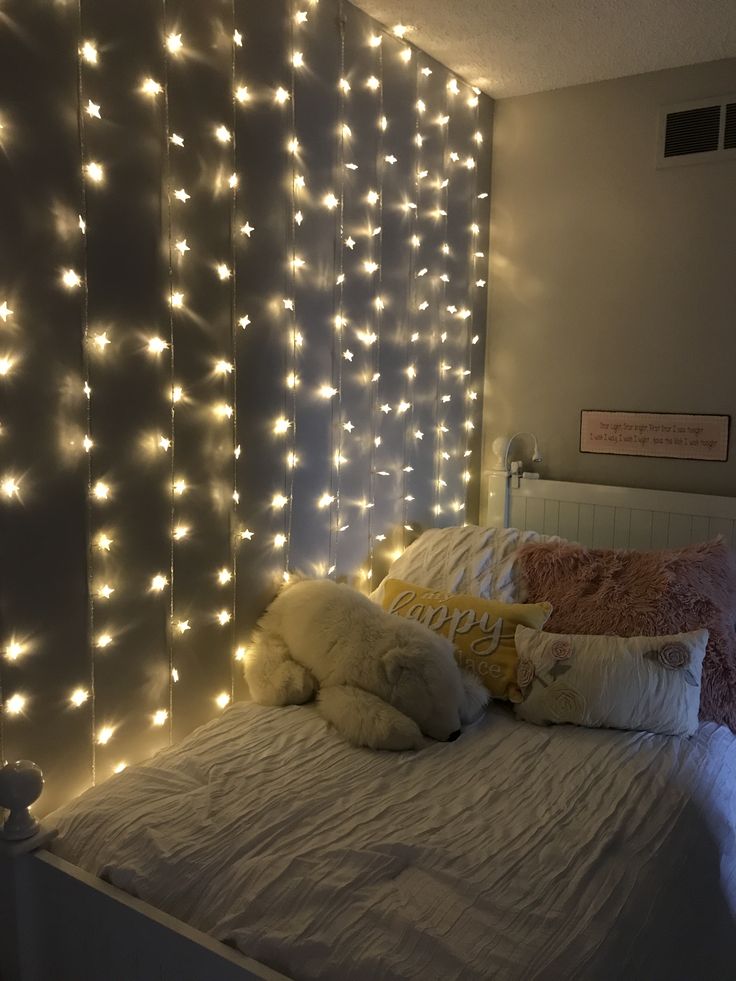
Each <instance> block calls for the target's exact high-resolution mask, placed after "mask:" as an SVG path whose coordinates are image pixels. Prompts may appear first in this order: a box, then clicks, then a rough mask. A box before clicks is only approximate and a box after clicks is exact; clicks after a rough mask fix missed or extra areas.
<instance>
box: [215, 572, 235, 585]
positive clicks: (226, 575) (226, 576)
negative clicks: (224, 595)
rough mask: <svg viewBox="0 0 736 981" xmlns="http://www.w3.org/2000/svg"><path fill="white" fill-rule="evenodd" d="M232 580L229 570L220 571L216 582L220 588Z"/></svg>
mask: <svg viewBox="0 0 736 981" xmlns="http://www.w3.org/2000/svg"><path fill="white" fill-rule="evenodd" d="M232 578H233V574H232V572H231V571H230V570H229V569H220V570H219V572H218V573H217V581H218V582H219V584H220V585H221V586H224V585H226V584H227V583H229V582H230V580H231V579H232Z"/></svg>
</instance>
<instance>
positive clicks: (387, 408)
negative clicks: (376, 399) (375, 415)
mask: <svg viewBox="0 0 736 981" xmlns="http://www.w3.org/2000/svg"><path fill="white" fill-rule="evenodd" d="M390 411H391V406H390V405H389V404H388V402H384V403H383V405H382V406H381V412H385V413H386V415H388V413H389V412H390Z"/></svg>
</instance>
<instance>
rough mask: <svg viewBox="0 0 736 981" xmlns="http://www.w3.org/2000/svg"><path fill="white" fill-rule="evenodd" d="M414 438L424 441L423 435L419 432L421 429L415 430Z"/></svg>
mask: <svg viewBox="0 0 736 981" xmlns="http://www.w3.org/2000/svg"><path fill="white" fill-rule="evenodd" d="M414 436H415V438H416V439H424V433H423V432H422V431H421V429H417V430H416V431H415V432H414Z"/></svg>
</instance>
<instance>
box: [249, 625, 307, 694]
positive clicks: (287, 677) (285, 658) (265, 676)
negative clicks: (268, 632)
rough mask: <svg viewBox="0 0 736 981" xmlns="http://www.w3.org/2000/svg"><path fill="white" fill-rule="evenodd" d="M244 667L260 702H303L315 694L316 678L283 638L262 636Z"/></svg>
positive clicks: (251, 689) (252, 692)
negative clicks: (287, 646) (269, 638)
mask: <svg viewBox="0 0 736 981" xmlns="http://www.w3.org/2000/svg"><path fill="white" fill-rule="evenodd" d="M244 671H245V680H246V681H247V682H248V688H249V690H250V696H251V698H252V699H253V701H254V702H258V704H259V705H301V704H302V703H304V702H308V701H309V700H310V698H313V697H314V689H315V685H314V678H312V676H311V674H310V673H309V672H308V671H307V670H306V669H305V668H303V667H302V666H301V664H297V662H296V661H293V660H292V659H291V657H290V656H289V653H288V650H287V649H286V647H285V646H284V644H283V643H281V642H279V641H276V640H273V639H271V640H268V639H266V638H259V640H258V642H257V643H256V645H255V647H254V650H253V651H252V652H251V653H250V654H249V655H248V656H247V657H246V660H245V665H244Z"/></svg>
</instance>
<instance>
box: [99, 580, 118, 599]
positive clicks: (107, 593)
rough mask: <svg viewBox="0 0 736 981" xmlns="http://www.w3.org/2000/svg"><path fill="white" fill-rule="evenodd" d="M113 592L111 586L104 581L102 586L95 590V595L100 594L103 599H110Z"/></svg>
mask: <svg viewBox="0 0 736 981" xmlns="http://www.w3.org/2000/svg"><path fill="white" fill-rule="evenodd" d="M114 592H115V590H114V589H113V587H112V586H108V584H107V583H105V585H104V586H100V588H99V589H98V590H97V595H98V596H101V597H102V598H103V599H110V597H111V596H112V594H113V593H114Z"/></svg>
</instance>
